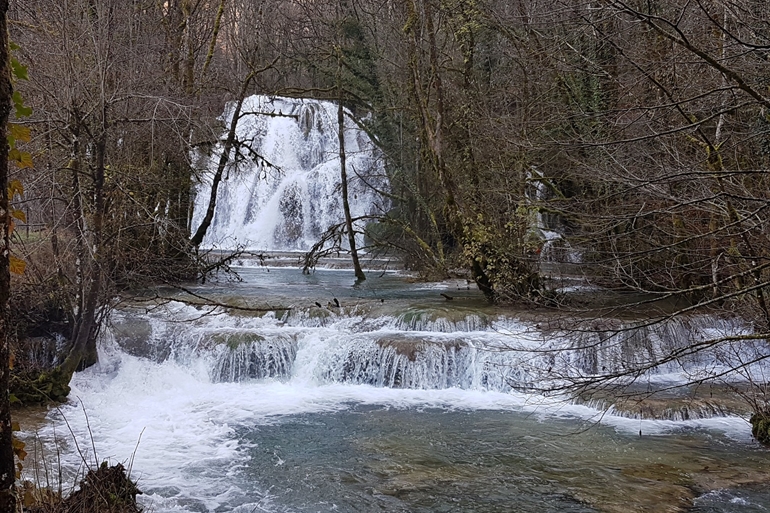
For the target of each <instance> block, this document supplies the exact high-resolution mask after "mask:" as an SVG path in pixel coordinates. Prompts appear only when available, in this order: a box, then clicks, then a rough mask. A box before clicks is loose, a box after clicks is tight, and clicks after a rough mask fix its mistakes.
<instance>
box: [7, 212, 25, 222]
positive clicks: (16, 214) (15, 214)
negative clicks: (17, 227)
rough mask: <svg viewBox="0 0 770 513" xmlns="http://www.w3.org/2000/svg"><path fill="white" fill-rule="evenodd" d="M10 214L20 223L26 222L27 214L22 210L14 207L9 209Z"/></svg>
mask: <svg viewBox="0 0 770 513" xmlns="http://www.w3.org/2000/svg"><path fill="white" fill-rule="evenodd" d="M11 216H12V217H15V218H16V219H18V220H19V221H21V222H22V223H26V222H27V214H25V213H24V212H23V211H22V210H16V209H13V210H11Z"/></svg>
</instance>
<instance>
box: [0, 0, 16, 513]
mask: <svg viewBox="0 0 770 513" xmlns="http://www.w3.org/2000/svg"><path fill="white" fill-rule="evenodd" d="M7 12H8V1H7V0H0V141H2V144H0V225H1V226H2V228H0V237H2V242H1V244H2V250H0V511H8V512H13V511H16V490H15V486H14V482H15V480H16V467H15V465H14V461H13V429H12V427H11V401H10V396H9V390H8V379H9V374H10V366H9V357H10V349H9V343H10V333H9V329H8V328H9V326H8V324H7V323H8V300H9V299H10V294H11V274H10V260H9V258H10V220H11V217H10V214H9V198H8V194H7V193H6V191H7V190H8V145H7V144H6V140H7V134H6V126H7V124H8V115H9V113H10V111H11V96H12V93H13V86H12V84H11V73H10V67H9V61H10V56H9V49H8V28H7V26H6V15H7Z"/></svg>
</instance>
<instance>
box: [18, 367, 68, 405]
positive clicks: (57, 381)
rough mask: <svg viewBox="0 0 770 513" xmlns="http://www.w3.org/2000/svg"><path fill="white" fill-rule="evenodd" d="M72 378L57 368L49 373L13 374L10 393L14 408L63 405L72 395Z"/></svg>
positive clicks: (29, 372)
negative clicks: (70, 383) (70, 394)
mask: <svg viewBox="0 0 770 513" xmlns="http://www.w3.org/2000/svg"><path fill="white" fill-rule="evenodd" d="M70 378H71V376H70V375H69V374H68V373H66V372H64V371H63V370H62V369H61V368H59V367H57V368H55V369H53V370H49V371H29V370H28V371H16V370H14V371H13V372H11V379H10V393H11V404H12V405H14V406H31V405H36V404H43V405H44V404H49V403H61V402H64V401H66V400H67V396H68V395H69V393H70V386H69V382H70Z"/></svg>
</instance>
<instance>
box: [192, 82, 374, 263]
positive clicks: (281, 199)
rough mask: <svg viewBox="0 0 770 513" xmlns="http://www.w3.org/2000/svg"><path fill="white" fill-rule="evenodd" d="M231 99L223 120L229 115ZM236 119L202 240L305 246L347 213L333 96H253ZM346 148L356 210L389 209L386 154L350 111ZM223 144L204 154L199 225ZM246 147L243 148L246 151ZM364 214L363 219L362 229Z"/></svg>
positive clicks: (358, 213)
mask: <svg viewBox="0 0 770 513" xmlns="http://www.w3.org/2000/svg"><path fill="white" fill-rule="evenodd" d="M231 109H232V105H230V108H229V109H226V110H225V113H224V114H223V116H222V119H223V120H226V121H227V122H229V120H230V118H231V116H232V114H231ZM242 111H243V112H244V113H247V115H245V116H243V117H242V118H241V119H240V120H239V121H238V124H237V129H236V134H237V139H238V141H240V142H241V144H240V147H241V149H240V153H239V155H238V156H232V157H231V159H230V162H231V163H230V164H229V167H228V169H227V171H226V173H225V176H224V180H223V181H222V183H221V184H220V187H219V192H218V197H217V202H216V210H215V213H214V218H213V220H212V224H211V226H210V228H209V230H208V232H207V234H206V238H205V239H204V241H203V245H204V246H206V247H210V248H211V247H216V248H220V249H228V248H234V247H236V246H241V247H245V248H246V249H251V250H259V251H265V250H272V251H307V250H309V249H310V248H311V247H312V246H313V244H315V243H316V242H317V241H318V240H319V239H320V237H321V236H322V235H323V234H324V232H326V231H327V230H328V229H329V228H330V227H332V226H333V225H336V224H339V223H341V222H342V221H343V220H344V215H343V210H342V197H341V192H340V161H339V141H338V129H339V127H338V125H337V106H336V104H334V103H332V102H328V101H321V100H309V99H294V98H281V97H275V96H250V97H248V98H246V100H245V101H244V104H243V108H242ZM347 114H348V115H347V116H346V121H345V128H344V131H345V148H346V155H347V159H346V160H347V175H348V188H349V192H348V198H349V201H350V208H351V215H352V217H354V218H356V217H365V216H368V215H372V214H379V213H383V212H384V211H385V210H386V208H387V206H388V205H387V201H386V200H384V199H383V198H382V197H381V196H380V194H379V192H378V191H383V190H387V187H388V185H387V184H388V180H387V177H386V176H385V170H384V164H383V159H382V158H381V157H380V155H379V152H378V150H377V149H376V147H375V145H374V143H373V142H372V141H371V139H370V138H369V136H367V135H366V133H365V132H364V131H363V130H361V129H360V128H359V127H358V126H357V125H356V124H355V123H354V122H353V121H352V120H351V114H350V112H347ZM220 152H221V149H220V148H219V146H217V147H215V148H214V149H213V151H212V153H211V155H204V154H201V155H198V161H199V166H200V167H201V168H202V169H203V170H209V173H208V175H207V174H206V173H204V180H203V182H202V183H201V184H200V186H199V187H198V191H197V195H196V199H195V209H194V213H193V219H192V226H193V227H194V228H195V227H197V226H198V225H200V223H201V220H202V219H203V216H204V214H205V212H206V209H207V208H208V202H209V196H210V194H211V183H210V181H209V180H210V176H209V175H210V171H211V170H213V169H216V167H217V163H218V162H219V153H220ZM244 153H245V155H244ZM364 226H365V222H364V221H362V222H360V223H357V228H358V229H359V230H361V231H362V230H363V227H364Z"/></svg>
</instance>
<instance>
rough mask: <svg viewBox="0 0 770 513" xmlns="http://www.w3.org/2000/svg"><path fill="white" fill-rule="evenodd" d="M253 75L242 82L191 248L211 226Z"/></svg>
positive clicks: (191, 241)
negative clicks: (207, 204) (201, 218)
mask: <svg viewBox="0 0 770 513" xmlns="http://www.w3.org/2000/svg"><path fill="white" fill-rule="evenodd" d="M254 74H255V73H254V72H252V73H249V75H248V76H247V77H246V79H245V80H244V82H243V86H242V87H241V92H240V94H239V95H238V101H237V102H236V104H235V111H234V112H233V115H232V117H231V118H230V130H229V131H228V133H227V139H225V144H224V147H223V148H222V154H221V155H220V156H219V164H218V165H217V170H216V172H215V173H214V179H213V180H212V182H211V195H210V196H209V206H208V208H207V209H206V215H205V216H204V217H203V221H202V222H201V224H200V226H198V229H197V230H196V231H195V235H193V236H192V239H190V245H191V246H193V247H198V246H200V244H201V242H203V237H205V236H206V232H207V231H208V229H209V226H211V221H212V220H213V219H214V210H215V209H216V206H217V191H218V190H219V184H220V182H221V181H222V175H223V174H224V172H225V168H226V167H227V163H228V162H229V161H230V151H232V149H233V146H234V145H235V129H236V128H237V126H238V119H239V118H240V117H241V108H242V107H243V100H244V99H245V97H246V90H247V89H248V87H249V84H250V83H251V80H252V79H253V78H254Z"/></svg>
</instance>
